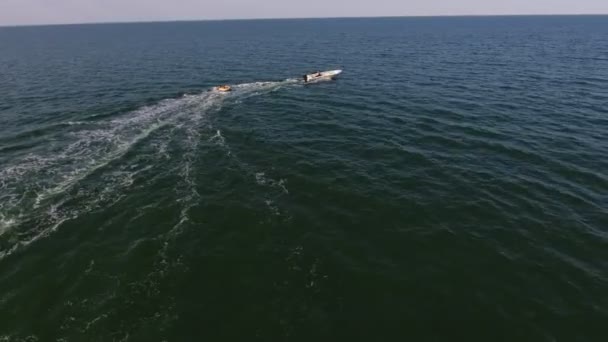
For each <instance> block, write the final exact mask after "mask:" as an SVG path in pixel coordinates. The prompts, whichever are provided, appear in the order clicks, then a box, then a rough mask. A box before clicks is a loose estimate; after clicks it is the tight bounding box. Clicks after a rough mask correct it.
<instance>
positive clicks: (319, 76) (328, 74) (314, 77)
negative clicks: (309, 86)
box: [304, 70, 342, 82]
mask: <svg viewBox="0 0 608 342" xmlns="http://www.w3.org/2000/svg"><path fill="white" fill-rule="evenodd" d="M341 73H342V70H329V71H323V72H319V73H316V72H315V73H312V74H307V75H304V81H305V82H315V81H324V80H325V81H327V80H333V79H335V78H336V77H337V76H338V75H340V74H341Z"/></svg>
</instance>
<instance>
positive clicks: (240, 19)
mask: <svg viewBox="0 0 608 342" xmlns="http://www.w3.org/2000/svg"><path fill="white" fill-rule="evenodd" d="M583 16H584V17H601V16H608V13H568V14H564V13H562V14H552V13H546V14H437V15H395V16H343V17H282V18H280V17H268V18H224V19H166V20H165V19H161V20H133V21H131V20H124V21H121V20H118V21H99V22H94V21H92V22H68V23H42V24H14V25H0V28H23V27H48V26H78V25H112V24H162V23H189V22H190V23H192V22H218V21H264V20H265V21H270V20H315V19H316V20H327V19H399V18H475V17H583Z"/></svg>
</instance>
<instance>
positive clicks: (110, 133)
mask: <svg viewBox="0 0 608 342" xmlns="http://www.w3.org/2000/svg"><path fill="white" fill-rule="evenodd" d="M294 83H297V80H295V79H292V80H285V81H281V82H255V83H247V84H240V85H235V86H234V87H233V88H234V91H233V92H232V93H231V94H228V95H229V96H225V94H221V93H217V92H213V91H209V92H204V93H200V94H195V95H184V96H182V97H180V98H176V99H167V100H162V101H160V102H159V103H157V104H155V105H151V106H145V107H142V108H140V109H137V110H135V111H132V112H128V113H125V114H123V115H120V116H119V117H115V118H112V119H105V120H100V121H97V122H79V121H70V122H68V123H67V125H66V127H67V128H66V129H68V130H69V131H68V132H64V133H63V135H61V133H59V137H58V138H57V141H60V142H61V143H62V145H58V144H56V143H53V142H52V141H51V142H49V144H48V145H47V146H45V149H44V152H36V153H32V154H30V155H28V156H26V157H23V158H21V159H17V160H14V161H11V163H10V164H8V165H3V166H0V238H3V239H4V237H3V236H4V235H6V234H10V233H9V232H10V231H11V230H12V229H16V228H19V229H20V230H21V229H26V231H20V232H18V233H17V234H10V235H11V237H10V238H8V239H9V240H11V241H12V239H15V238H17V239H18V240H19V241H18V242H14V243H13V242H11V244H12V245H11V246H10V247H8V248H7V249H5V250H0V259H2V258H3V257H4V256H7V255H10V254H11V253H13V252H14V251H15V250H17V249H19V248H21V247H24V246H27V245H29V244H31V243H32V242H34V241H36V240H38V239H40V238H43V237H45V236H48V234H50V233H51V232H52V231H54V230H55V229H57V227H59V226H60V225H61V224H63V223H64V222H66V221H68V220H72V219H74V218H76V217H78V216H80V215H82V214H83V213H85V212H90V211H91V210H96V209H102V208H104V207H107V206H108V205H112V204H113V203H116V202H117V201H119V200H120V199H121V198H122V196H123V195H121V194H122V193H124V191H126V189H128V188H129V187H130V186H131V185H132V184H133V179H134V177H135V176H136V175H137V174H138V173H139V172H145V171H146V170H148V169H150V168H151V167H153V166H154V165H153V164H160V163H161V161H162V160H166V159H169V158H171V157H172V156H171V155H169V152H168V151H167V149H168V143H169V141H170V140H172V139H174V138H175V137H181V136H182V135H180V134H174V132H176V131H179V132H185V135H183V136H184V138H183V139H180V140H181V141H182V145H183V146H182V148H183V149H184V150H185V152H183V153H180V157H181V158H182V162H181V166H180V173H179V174H180V176H181V177H182V179H183V182H184V186H183V187H182V188H179V187H177V188H179V190H178V191H180V193H179V194H178V195H179V196H180V198H181V200H180V201H181V202H182V207H183V209H182V213H181V217H180V223H179V224H178V225H177V226H181V225H183V223H184V222H187V221H188V220H189V216H188V212H189V210H190V209H191V208H192V207H193V206H194V205H195V204H196V203H197V202H198V201H199V199H200V194H198V192H197V190H196V179H195V172H194V171H193V169H194V167H195V163H196V151H197V149H198V147H199V141H200V137H201V136H200V134H201V133H200V130H201V129H202V125H203V123H204V122H205V121H204V118H205V117H206V116H207V113H208V112H209V110H211V109H219V108H221V105H222V103H223V102H224V101H226V100H227V99H236V100H238V99H241V98H246V97H249V96H253V95H256V94H263V93H267V92H271V91H274V90H276V89H279V88H280V87H282V86H285V85H288V84H294ZM158 132H160V133H158ZM210 140H211V141H215V142H216V143H219V144H221V145H225V139H224V137H223V136H222V135H221V132H220V131H219V130H218V131H217V132H216V135H215V136H213V137H212V138H211V139H210ZM66 141H67V144H66V143H65V142H66ZM144 141H150V145H151V146H152V147H155V148H154V150H155V151H156V152H155V153H154V155H152V156H149V157H150V159H147V161H146V162H149V163H152V165H149V166H147V167H144V168H141V169H138V171H134V172H133V171H131V170H129V169H128V168H124V169H123V170H122V171H121V170H119V172H116V170H113V171H111V168H115V167H113V166H112V165H114V164H117V166H116V167H120V165H121V164H120V163H123V164H124V163H128V162H129V161H122V160H123V159H124V157H125V155H126V154H127V153H128V152H129V151H131V150H132V149H133V147H134V146H136V145H138V144H142V143H143V142H144ZM106 169H108V170H106ZM96 174H99V176H100V177H102V179H103V182H104V185H103V187H101V190H99V189H97V190H95V191H92V190H91V189H90V187H89V188H87V187H83V185H82V183H83V181H84V180H86V179H88V178H89V177H92V176H94V175H96ZM68 200H70V202H69V203H68V202H67V201H68ZM74 203H77V204H74ZM4 240H6V239H4ZM7 241H8V240H7Z"/></svg>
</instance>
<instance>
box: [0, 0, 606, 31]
mask: <svg viewBox="0 0 608 342" xmlns="http://www.w3.org/2000/svg"><path fill="white" fill-rule="evenodd" d="M503 14H608V0H0V26H12V25H40V24H67V23H90V22H131V21H167V20H206V19H207V20H208V19H249V18H311V17H376V16H421V15H422V16H428V15H503Z"/></svg>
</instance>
